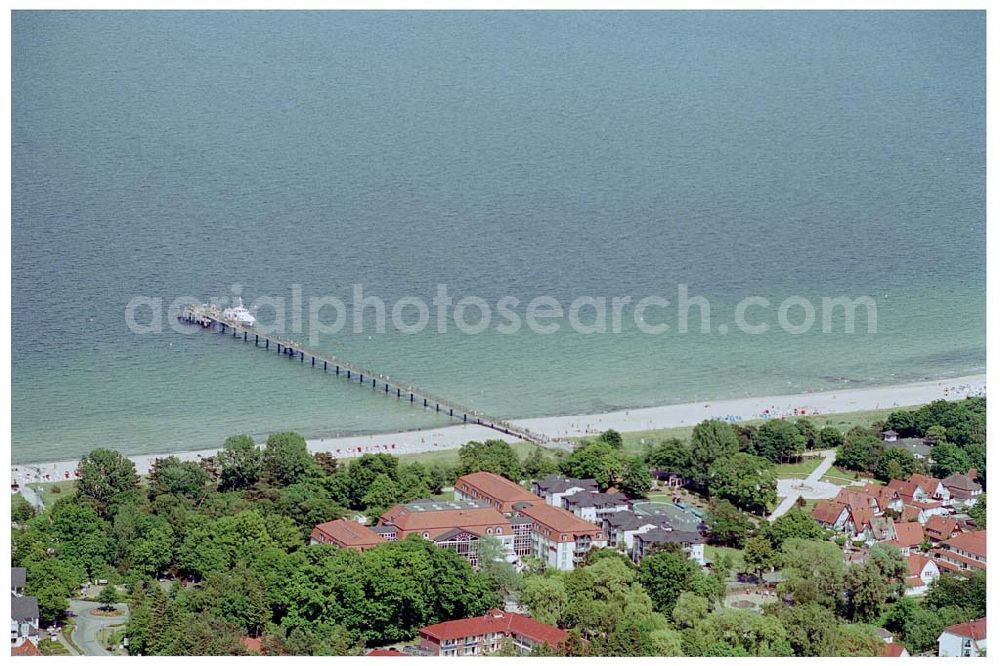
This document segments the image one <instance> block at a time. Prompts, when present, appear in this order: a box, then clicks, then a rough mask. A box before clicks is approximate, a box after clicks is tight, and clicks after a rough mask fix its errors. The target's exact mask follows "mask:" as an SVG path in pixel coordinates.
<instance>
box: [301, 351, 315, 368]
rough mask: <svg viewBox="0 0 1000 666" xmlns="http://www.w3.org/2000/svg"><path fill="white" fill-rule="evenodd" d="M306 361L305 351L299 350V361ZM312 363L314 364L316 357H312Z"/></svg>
mask: <svg viewBox="0 0 1000 666" xmlns="http://www.w3.org/2000/svg"><path fill="white" fill-rule="evenodd" d="M305 362H306V353H305V352H304V351H300V352H299V363H305ZM313 365H316V359H313Z"/></svg>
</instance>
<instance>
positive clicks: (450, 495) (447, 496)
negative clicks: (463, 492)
mask: <svg viewBox="0 0 1000 666" xmlns="http://www.w3.org/2000/svg"><path fill="white" fill-rule="evenodd" d="M431 497H432V498H434V499H436V500H447V501H449V502H450V501H452V500H454V499H455V491H454V490H445V491H443V492H440V493H438V494H437V495H431Z"/></svg>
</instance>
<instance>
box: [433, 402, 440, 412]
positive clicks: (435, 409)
mask: <svg viewBox="0 0 1000 666" xmlns="http://www.w3.org/2000/svg"><path fill="white" fill-rule="evenodd" d="M434 411H435V412H440V411H441V405H440V404H438V405H437V406H436V407H435V408H434Z"/></svg>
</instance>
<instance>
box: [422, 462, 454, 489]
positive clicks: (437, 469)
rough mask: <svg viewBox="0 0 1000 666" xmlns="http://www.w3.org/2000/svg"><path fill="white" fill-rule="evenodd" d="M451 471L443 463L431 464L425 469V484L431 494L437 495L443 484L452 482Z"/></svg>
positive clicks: (446, 484)
mask: <svg viewBox="0 0 1000 666" xmlns="http://www.w3.org/2000/svg"><path fill="white" fill-rule="evenodd" d="M451 477H452V475H451V473H450V472H449V471H448V470H447V469H445V467H444V466H443V465H431V466H430V469H428V470H427V484H428V486H430V491H431V494H433V495H439V494H440V493H441V492H442V491H443V490H444V487H445V486H448V485H450V484H451V483H452V478H451Z"/></svg>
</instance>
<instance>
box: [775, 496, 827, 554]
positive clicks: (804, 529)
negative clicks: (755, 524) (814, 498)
mask: <svg viewBox="0 0 1000 666" xmlns="http://www.w3.org/2000/svg"><path fill="white" fill-rule="evenodd" d="M762 533H763V535H764V536H766V537H767V538H768V539H769V540H770V542H771V545H772V546H774V547H775V548H777V549H780V548H781V546H782V544H784V543H785V541H787V540H788V539H822V538H823V528H821V527H820V526H819V524H818V523H817V522H816V521H815V520H813V517H812V516H811V515H809V514H808V513H807V512H806V511H804V510H803V509H801V508H799V507H797V506H796V507H792V508H791V509H789V510H788V511H787V512H786V513H784V514H783V515H781V516H780V517H779V518H777V519H776V520H775V521H774V522H772V523H768V524H766V525H765V526H764V527H763V530H762Z"/></svg>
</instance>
